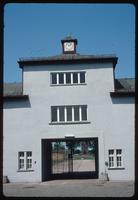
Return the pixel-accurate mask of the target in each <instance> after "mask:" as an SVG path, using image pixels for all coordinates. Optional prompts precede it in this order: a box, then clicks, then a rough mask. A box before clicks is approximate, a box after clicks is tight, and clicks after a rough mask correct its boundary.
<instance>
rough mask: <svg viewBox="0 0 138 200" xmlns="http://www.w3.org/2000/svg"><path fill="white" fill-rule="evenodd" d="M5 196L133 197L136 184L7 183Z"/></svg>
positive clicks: (91, 181) (85, 181) (92, 181)
mask: <svg viewBox="0 0 138 200" xmlns="http://www.w3.org/2000/svg"><path fill="white" fill-rule="evenodd" d="M3 194H4V196H10V197H12V196H15V197H131V196H133V195H134V183H133V182H112V181H109V182H105V183H102V182H100V181H99V180H97V179H72V180H51V181H47V182H41V183H7V184H3Z"/></svg>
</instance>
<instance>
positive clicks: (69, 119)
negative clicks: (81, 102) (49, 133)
mask: <svg viewBox="0 0 138 200" xmlns="http://www.w3.org/2000/svg"><path fill="white" fill-rule="evenodd" d="M67 121H72V107H71V106H68V107H67Z"/></svg>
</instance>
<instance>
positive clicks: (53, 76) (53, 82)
mask: <svg viewBox="0 0 138 200" xmlns="http://www.w3.org/2000/svg"><path fill="white" fill-rule="evenodd" d="M51 76H52V84H57V74H56V73H52V74H51Z"/></svg>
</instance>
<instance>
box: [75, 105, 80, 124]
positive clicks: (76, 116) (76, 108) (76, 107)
mask: <svg viewBox="0 0 138 200" xmlns="http://www.w3.org/2000/svg"><path fill="white" fill-rule="evenodd" d="M74 121H79V106H74Z"/></svg>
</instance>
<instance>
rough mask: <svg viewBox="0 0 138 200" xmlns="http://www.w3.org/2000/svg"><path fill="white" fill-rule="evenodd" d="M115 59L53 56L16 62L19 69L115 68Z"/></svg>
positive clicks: (106, 57)
mask: <svg viewBox="0 0 138 200" xmlns="http://www.w3.org/2000/svg"><path fill="white" fill-rule="evenodd" d="M117 60H118V58H117V57H111V56H109V57H108V56H105V57H102V56H81V55H80V56H77V55H75V54H73V55H70V54H69V55H65V56H62V55H61V56H53V57H49V58H38V59H37V58H34V59H33V58H32V59H20V60H19V61H18V63H19V67H20V68H23V67H24V66H25V67H27V66H39V65H61V64H81V63H107V62H111V63H113V67H114V68H115V66H116V64H117Z"/></svg>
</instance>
